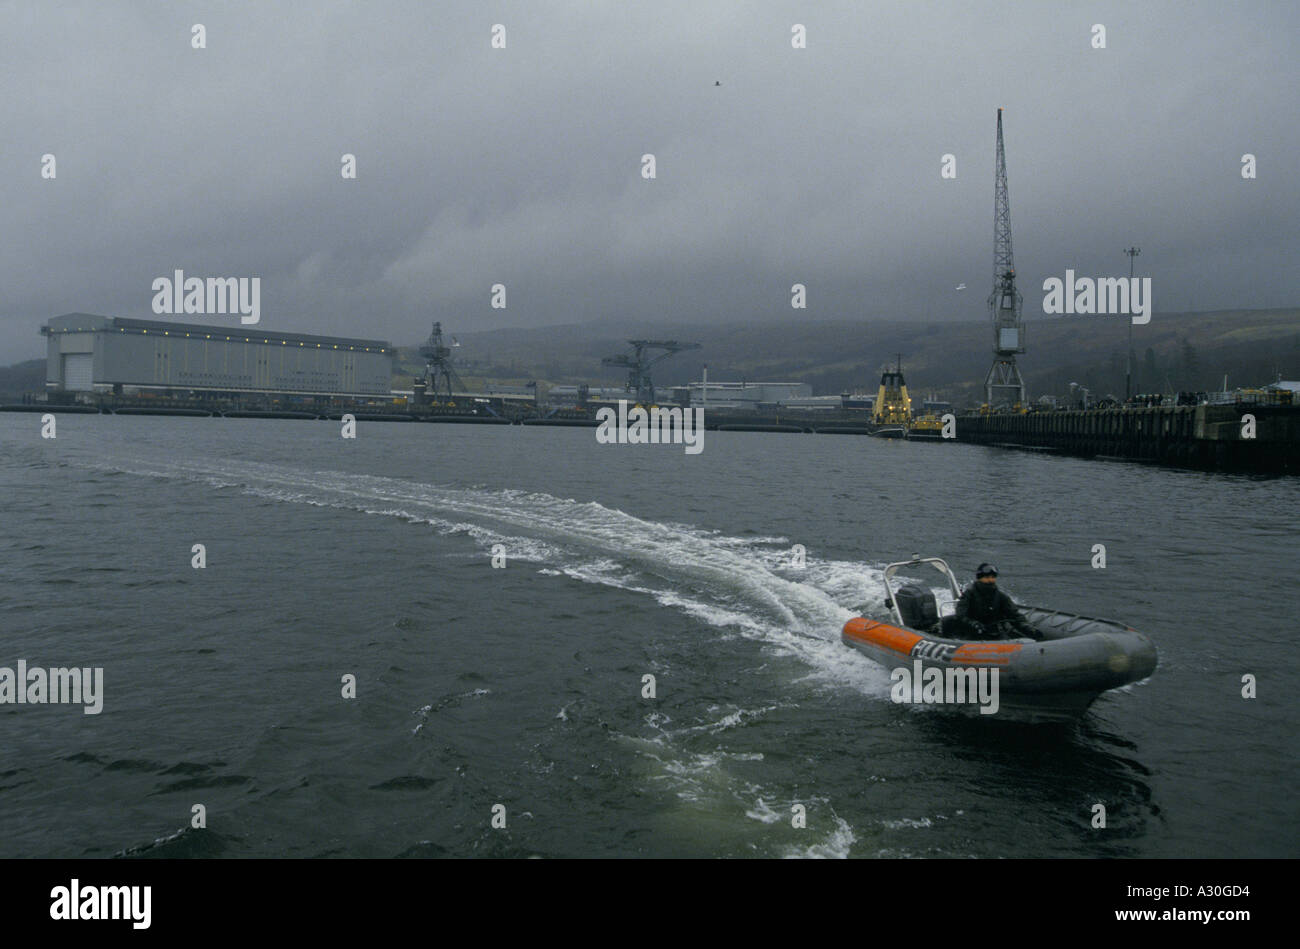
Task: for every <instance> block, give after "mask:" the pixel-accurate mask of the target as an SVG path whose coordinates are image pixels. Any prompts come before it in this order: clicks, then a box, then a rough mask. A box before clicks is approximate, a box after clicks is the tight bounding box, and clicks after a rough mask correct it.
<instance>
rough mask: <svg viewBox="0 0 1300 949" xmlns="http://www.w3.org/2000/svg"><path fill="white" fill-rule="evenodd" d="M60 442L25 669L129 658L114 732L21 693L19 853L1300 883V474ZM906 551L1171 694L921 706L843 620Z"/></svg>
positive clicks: (145, 426) (530, 444)
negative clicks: (1063, 625)
mask: <svg viewBox="0 0 1300 949" xmlns="http://www.w3.org/2000/svg"><path fill="white" fill-rule="evenodd" d="M39 429H40V426H39V422H38V416H34V415H10V414H0V580H2V581H3V582H2V583H0V666H8V667H14V666H15V664H16V663H17V661H18V660H20V659H22V660H26V661H27V663H28V665H29V666H45V667H50V666H71V665H77V666H102V667H103V669H104V681H105V685H104V688H105V698H104V710H103V712H102V713H101V714H99V715H84V714H82V712H81V710H80V709H79V708H77V707H69V706H57V705H45V706H30V705H24V706H16V705H0V732H2V733H3V736H4V742H3V745H2V746H0V856H24V857H26V856H82V855H90V856H112V855H114V854H121V853H143V854H146V855H160V856H309V857H314V856H377V857H389V856H465V855H495V856H531V855H540V856H635V855H649V856H750V855H753V856H787V855H788V856H845V855H847V856H854V857H872V856H1093V855H1104V856H1179V857H1181V856H1258V855H1266V856H1297V850H1298V848H1297V832H1296V826H1297V822H1296V808H1295V804H1294V784H1295V779H1296V777H1297V767H1296V765H1297V760H1296V754H1295V750H1294V749H1295V735H1296V731H1297V729H1296V726H1297V719H1298V717H1300V716H1298V714H1297V711H1296V710H1297V703H1296V701H1295V697H1294V692H1295V684H1296V663H1295V658H1294V656H1295V646H1294V641H1295V637H1296V617H1297V615H1300V593H1298V592H1297V589H1298V587H1297V583H1296V570H1297V563H1300V531H1298V530H1297V518H1296V510H1297V504H1298V502H1300V480H1297V479H1252V478H1247V477H1237V476H1224V475H1212V474H1202V473H1195V472H1186V471H1174V470H1163V469H1159V468H1149V467H1142V466H1137V465H1130V464H1123V463H1107V462H1091V461H1083V460H1077V459H1067V458H1052V457H1043V456H1038V455H1032V454H1027V453H1019V452H1008V451H1001V450H997V449H987V448H979V447H975V446H969V445H942V444H913V443H898V442H889V441H876V440H873V439H865V438H857V437H832V436H815V435H769V434H754V433H739V432H737V433H726V432H708V433H707V435H706V440H705V448H704V451H703V452H702V453H701V454H699V455H687V454H686V453H685V452H684V451H683V450H682V447H681V446H658V445H654V446H629V445H598V444H597V443H596V442H595V438H594V433H593V432H592V431H591V430H585V429H544V428H525V427H518V426H513V427H506V428H496V427H489V426H482V427H480V426H460V425H409V424H408V425H394V424H382V423H369V424H367V423H362V424H361V426H360V430H359V437H358V438H357V439H356V440H355V441H350V440H344V439H341V438H340V437H339V426H338V423H335V422H324V421H322V422H301V421H271V420H236V419H188V418H176V419H172V418H141V417H135V418H130V417H111V416H75V415H72V416H61V417H59V419H58V429H57V433H58V437H57V438H56V439H53V440H43V439H42V438H40V434H39ZM1099 543H1100V544H1104V545H1105V547H1106V556H1107V566H1106V568H1105V569H1104V570H1096V569H1093V568H1092V567H1091V566H1090V560H1091V559H1092V548H1093V546H1094V545H1095V544H1099ZM194 544H203V545H204V546H205V548H206V557H207V566H206V568H205V569H202V570H196V569H193V568H192V567H191V557H192V556H193V555H192V553H191V549H192V547H193V545H194ZM796 544H801V545H803V546H804V547H805V548H806V551H807V565H806V566H805V567H804V568H802V569H800V568H797V567H794V566H792V565H791V561H792V556H791V550H792V548H793V547H794V545H796ZM497 545H500V546H499V547H498V546H497ZM494 550H495V551H496V552H497V553H499V554H503V555H504V557H505V562H506V566H505V567H504V569H494V568H493V566H492V555H493V552H494ZM913 552H921V553H925V554H937V555H939V556H943V557H945V558H946V559H948V560H949V562H950V563H952V564H953V566H954V568H955V569H957V570H958V572H959V574H960V575H961V576H962V578H963V579H965V578H967V577H968V576H969V574H970V570H971V568H973V567H974V565H975V564H977V563H978V562H980V561H981V560H986V559H988V560H992V561H994V562H996V563H997V564H998V566H999V568H1000V569H1001V571H1002V578H1001V579H1002V586H1003V588H1004V589H1006V590H1008V591H1009V592H1010V593H1012V594H1013V595H1015V596H1016V597H1017V598H1019V599H1022V600H1024V601H1026V602H1033V603H1041V604H1045V605H1051V606H1054V607H1058V608H1061V609H1068V610H1071V611H1076V612H1080V613H1086V614H1093V615H1102V616H1111V617H1115V618H1117V619H1122V620H1124V621H1125V622H1127V623H1128V624H1129V625H1131V626H1134V627H1136V628H1138V629H1140V630H1142V631H1144V632H1146V633H1148V634H1149V635H1150V636H1151V637H1152V638H1153V640H1154V641H1155V643H1156V645H1157V647H1158V648H1159V651H1160V666H1159V668H1158V669H1157V671H1156V673H1155V675H1154V676H1153V677H1152V678H1150V679H1149V680H1147V681H1145V682H1142V683H1138V684H1135V685H1132V686H1129V687H1126V688H1124V689H1122V690H1118V691H1115V692H1111V693H1108V694H1106V695H1104V696H1102V697H1101V698H1100V699H1099V700H1098V701H1097V703H1096V704H1095V705H1094V706H1093V707H1092V709H1091V710H1090V711H1089V712H1088V713H1087V714H1086V716H1085V717H1084V718H1083V719H1082V720H1081V721H1080V722H1079V723H1078V724H1077V725H1075V726H1072V727H1065V728H1061V727H1050V726H1025V725H1020V726H1017V725H1012V724H1008V723H1002V722H989V721H979V720H977V721H967V720H960V719H953V718H952V717H950V716H946V715H943V714H936V713H935V712H933V711H932V710H925V709H918V708H914V707H909V706H902V705H895V704H893V703H892V702H891V701H890V700H889V685H890V682H889V678H888V673H887V671H886V670H884V669H883V668H880V667H878V666H875V665H873V664H872V663H871V662H870V661H869V660H868V659H867V658H866V657H864V656H863V655H861V654H859V653H856V652H854V651H852V650H850V649H848V648H847V647H845V646H844V645H842V644H841V642H840V640H839V633H840V628H841V626H842V625H843V623H844V622H845V620H847V619H848V618H849V617H851V616H854V615H857V614H858V613H859V612H861V611H863V610H864V609H865V610H869V611H878V610H879V608H880V606H881V597H882V593H883V586H882V585H881V581H880V570H881V568H882V567H883V565H884V564H885V563H887V562H889V561H891V560H895V559H902V558H904V557H906V556H908V555H910V554H912V553H913ZM1246 674H1250V675H1254V676H1256V677H1257V679H1258V698H1256V699H1253V700H1246V699H1243V698H1242V696H1241V689H1242V684H1241V682H1242V676H1243V675H1246ZM345 675H352V676H355V677H356V683H357V684H356V698H355V699H351V700H349V699H345V698H343V696H342V695H341V689H342V686H341V684H340V683H341V679H342V677H344V676H345ZM646 675H652V676H654V684H655V691H656V697H655V698H653V699H649V698H645V697H643V695H642V691H643V681H644V679H643V677H644V676H646ZM1097 803H1101V804H1104V806H1105V808H1106V815H1107V824H1106V827H1105V828H1104V829H1095V828H1093V827H1092V815H1093V807H1094V805H1095V804H1097ZM196 804H202V805H203V806H204V808H205V809H206V814H207V827H206V829H202V830H195V829H192V828H190V821H191V813H192V808H193V807H194V805H196ZM498 804H499V805H502V806H503V807H504V814H505V820H506V827H505V828H504V829H494V828H493V827H492V826H491V820H492V816H493V808H494V805H498ZM795 804H801V805H803V806H804V808H806V812H807V827H806V828H797V827H793V826H791V824H792V822H791V815H792V807H793V805H795Z"/></svg>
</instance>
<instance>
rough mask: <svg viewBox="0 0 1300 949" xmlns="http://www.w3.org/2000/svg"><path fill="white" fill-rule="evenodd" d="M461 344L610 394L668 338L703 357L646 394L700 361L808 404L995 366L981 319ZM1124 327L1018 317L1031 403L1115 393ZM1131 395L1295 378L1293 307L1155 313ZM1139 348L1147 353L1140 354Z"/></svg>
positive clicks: (675, 364)
mask: <svg viewBox="0 0 1300 949" xmlns="http://www.w3.org/2000/svg"><path fill="white" fill-rule="evenodd" d="M443 329H444V331H445V332H449V333H452V334H454V335H455V336H456V337H457V339H458V340H459V341H460V343H461V348H460V349H458V350H456V355H457V359H458V360H459V366H460V367H461V375H462V377H464V378H465V379H466V381H467V382H468V381H470V380H471V379H474V380H477V379H481V378H488V379H495V380H497V381H502V382H506V381H516V382H523V381H528V380H531V379H536V380H538V381H539V382H544V383H547V384H551V385H555V384H575V383H581V382H591V383H596V382H600V381H604V382H605V383H606V384H616V383H621V382H622V381H623V379H624V374H623V372H622V371H620V370H615V369H610V368H607V367H603V366H601V364H600V360H601V357H602V356H608V355H612V354H614V353H620V352H624V351H627V350H628V349H629V347H628V346H627V340H628V339H632V338H636V339H677V340H680V341H683V342H697V343H700V344H702V348H701V349H699V350H694V351H690V352H685V353H680V354H678V355H675V356H672V357H670V358H669V359H667V360H665V361H664V362H663V363H661V364H660V365H659V366H658V367H656V369H655V371H654V379H655V384H656V385H659V386H664V385H681V384H683V383H685V382H686V381H688V380H696V381H697V380H699V378H700V370H701V367H702V366H703V365H704V364H707V365H708V367H709V378H710V379H711V380H717V381H728V382H732V381H740V380H742V379H744V380H749V381H774V382H807V383H810V384H811V385H812V386H813V391H814V393H816V394H818V395H833V394H837V393H839V392H842V391H845V390H852V389H854V388H864V389H868V390H870V391H872V392H874V390H875V387H876V384H877V382H878V381H879V374H880V369H881V367H882V366H883V365H885V364H886V363H889V364H892V363H893V361H894V357H895V354H896V353H901V354H902V359H903V371H904V374H905V376H906V378H907V382H908V386H909V387H910V388H911V390H912V392H913V394H914V395H915V394H921V393H928V392H930V391H934V392H936V393H938V394H939V395H940V396H942V397H946V398H950V399H954V400H957V401H959V402H963V403H964V402H970V401H980V394H981V393H982V391H983V384H984V378H985V376H986V375H987V373H988V370H989V366H990V365H991V363H992V359H993V354H992V348H991V343H992V331H991V329H990V326H989V324H988V323H987V322H986V321H984V320H971V321H966V322H960V323H956V322H930V323H916V322H902V321H893V322H891V321H885V320H825V321H805V320H800V319H799V318H798V317H793V318H791V319H790V320H786V321H782V322H775V323H751V324H740V323H732V324H722V325H715V326H698V325H694V324H691V323H689V322H686V321H681V320H664V321H662V322H656V323H637V324H632V323H624V322H621V321H615V320H610V321H603V322H599V323H582V324H569V325H564V326H554V327H546V328H542V329H499V330H479V331H475V330H471V329H469V328H468V327H464V326H459V325H457V324H456V323H455V321H454V320H444V321H443ZM1127 333H1128V331H1127V328H1126V325H1125V323H1124V318H1123V317H1116V316H1066V317H1048V318H1039V319H1033V320H1027V321H1026V323H1025V338H1026V344H1027V348H1028V352H1027V353H1025V354H1024V355H1022V356H1020V357H1019V362H1020V368H1021V372H1022V374H1023V375H1024V377H1025V381H1026V383H1027V385H1028V386H1029V390H1030V396H1031V397H1035V398H1036V397H1037V396H1039V395H1042V394H1045V393H1049V394H1060V393H1062V392H1064V390H1065V388H1066V387H1067V386H1068V385H1069V383H1071V382H1077V383H1079V384H1080V385H1084V386H1087V387H1088V388H1089V389H1092V390H1093V391H1094V392H1097V393H1098V394H1105V393H1106V392H1114V393H1116V394H1121V395H1122V394H1123V391H1124V349H1125V345H1126V343H1127ZM1133 349H1134V353H1135V364H1134V366H1133V378H1134V388H1135V390H1136V391H1140V392H1157V391H1165V390H1166V389H1172V390H1175V391H1177V390H1180V389H1193V390H1206V391H1209V390H1213V389H1218V388H1219V387H1220V386H1221V385H1222V382H1223V374H1224V373H1225V372H1226V373H1227V374H1228V376H1229V380H1228V381H1229V385H1230V386H1233V387H1235V386H1240V385H1259V384H1263V383H1267V382H1270V381H1272V380H1273V379H1274V377H1275V374H1276V373H1277V372H1280V373H1281V374H1282V377H1283V378H1289V379H1297V378H1300V309H1275V310H1220V311H1214V312H1205V313H1156V314H1154V315H1153V316H1152V318H1151V322H1150V323H1148V324H1146V325H1142V326H1134V327H1133ZM1148 350H1150V353H1148ZM399 365H400V366H401V369H402V373H401V375H400V378H402V379H404V380H409V375H410V373H412V372H418V371H419V370H420V368H421V367H422V362H421V360H420V358H419V356H418V355H417V353H416V347H415V346H406V347H400V348H399Z"/></svg>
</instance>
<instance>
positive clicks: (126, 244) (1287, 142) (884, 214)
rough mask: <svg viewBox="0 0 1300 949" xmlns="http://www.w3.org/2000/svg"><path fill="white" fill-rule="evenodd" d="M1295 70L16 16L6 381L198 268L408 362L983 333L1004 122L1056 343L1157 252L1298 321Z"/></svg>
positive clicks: (1025, 45)
mask: <svg viewBox="0 0 1300 949" xmlns="http://www.w3.org/2000/svg"><path fill="white" fill-rule="evenodd" d="M196 23H201V24H203V25H204V27H205V28H206V34H207V36H206V39H207V48H206V49H202V50H198V49H193V48H192V47H191V27H192V25H193V24H196ZM496 23H500V24H503V25H504V26H505V28H506V48H505V49H503V50H498V49H492V48H491V46H490V40H491V29H492V26H493V24H496ZM796 23H800V24H804V25H805V26H806V28H807V37H808V39H807V48H806V49H799V50H797V49H793V48H792V47H791V26H792V25H793V24H796ZM1094 23H1100V24H1103V25H1104V26H1105V28H1106V48H1105V49H1093V48H1092V46H1091V37H1092V34H1091V27H1092V25H1093V24H1094ZM1298 49H1300V4H1295V3H1291V2H1246V3H1234V4H1226V3H1219V2H1214V3H1187V2H1171V3H1163V2H1143V3H1131V2H1117V3H1106V2H1099V3H1073V2H1072V3H1057V2H1022V3H976V2H963V3H940V2H936V3H919V2H918V3H892V4H881V3H865V2H845V3H831V2H825V0H815V2H814V0H803V2H775V0H774V2H747V3H740V2H714V0H697V2H689V3H674V2H662V0H659V2H613V0H607V2H601V0H578V2H548V0H529V2H523V0H510V2H471V3H444V2H434V0H424V2H373V3H361V2H344V0H314V2H310V3H309V2H301V3H288V2H283V3H282V2H257V3H251V2H250V3H241V2H220V3H194V4H190V3H173V2H167V3H163V2H131V3H127V2H103V0H97V2H88V3H57V4H56V3H46V2H19V3H0V76H2V77H3V84H2V86H0V88H3V106H2V107H0V120H2V126H3V129H4V135H3V143H0V170H2V171H3V174H2V175H0V208H2V209H3V211H2V213H3V215H4V225H5V226H4V241H3V246H4V253H3V256H2V257H0V363H9V362H13V361H16V360H19V359H25V358H32V357H35V356H40V355H43V353H44V347H43V342H42V340H41V339H40V337H39V335H38V333H37V330H38V328H39V326H40V324H41V323H42V322H43V321H44V320H46V319H48V318H49V317H51V316H55V315H57V314H60V313H65V312H72V311H86V312H92V313H102V314H106V315H113V316H136V317H144V318H151V317H152V313H151V311H150V301H151V299H152V296H153V293H152V291H151V289H150V285H151V283H152V281H153V279H154V278H155V277H160V276H165V275H166V276H170V274H171V273H172V271H174V270H176V269H182V270H184V271H185V272H186V274H187V275H190V276H259V277H260V278H261V282H262V301H261V305H262V322H261V324H260V325H261V326H262V327H263V328H265V329H271V330H288V331H301V332H315V333H339V334H349V335H355V336H366V337H378V338H384V339H389V340H391V341H393V342H395V343H398V344H408V343H411V342H414V341H416V340H418V339H420V338H422V337H423V336H425V335H426V334H427V333H428V324H429V321H430V320H431V319H433V318H440V319H442V320H443V321H444V325H445V326H446V327H447V328H448V329H449V330H450V331H451V332H453V333H454V332H468V331H472V330H475V329H491V328H500V327H509V326H544V325H550V324H557V323H572V322H582V321H588V320H598V319H602V318H605V317H609V316H619V317H624V318H626V317H637V318H640V317H644V318H647V319H654V318H656V317H669V318H673V319H689V320H699V321H700V322H702V323H703V322H713V321H735V320H751V319H752V320H756V321H757V320H763V321H766V320H770V319H775V318H785V319H791V320H809V319H831V318H861V317H865V318H881V319H962V320H983V319H985V318H986V311H985V308H984V304H985V297H986V296H987V294H988V291H989V288H990V284H991V269H992V219H993V157H994V124H995V116H996V110H997V108H998V107H999V106H1001V107H1003V108H1004V109H1005V110H1006V111H1005V113H1004V124H1005V136H1006V145H1007V165H1008V170H1009V175H1010V187H1011V216H1012V226H1013V230H1014V235H1015V247H1016V263H1017V271H1018V273H1019V274H1020V277H1021V288H1022V291H1023V292H1024V295H1025V313H1026V316H1027V317H1034V316H1037V315H1039V314H1041V310H1042V298H1043V292H1042V290H1041V285H1042V281H1043V280H1044V279H1045V278H1046V277H1049V276H1053V275H1055V276H1058V277H1059V276H1063V274H1064V271H1065V269H1066V268H1072V269H1074V270H1076V271H1077V272H1078V273H1079V274H1080V275H1089V276H1103V275H1119V274H1124V275H1127V266H1128V261H1127V259H1126V258H1125V257H1124V256H1123V255H1122V254H1121V253H1120V251H1121V249H1122V248H1123V247H1125V246H1127V245H1128V244H1130V243H1134V242H1136V243H1137V244H1138V245H1139V246H1140V247H1141V248H1142V256H1141V257H1139V258H1138V262H1137V263H1138V273H1139V274H1141V275H1147V276H1151V277H1152V279H1153V293H1154V300H1155V308H1156V311H1157V313H1158V312H1159V311H1161V310H1184V309H1188V308H1194V309H1218V308H1227V307H1234V308H1235V307H1269V306H1293V305H1296V304H1297V302H1298V301H1300V292H1298V291H1300V266H1297V257H1298V255H1297V251H1298V250H1300V215H1298V214H1297V211H1298V210H1300V201H1298V200H1297V197H1298V196H1300V184H1298V183H1297V170H1298V169H1300V160H1298V159H1300V134H1298V133H1297V114H1298V110H1297V105H1296V98H1295V90H1296V89H1297V88H1300V68H1298V67H1297V64H1296V54H1297V51H1298ZM715 81H721V83H722V85H721V86H716V85H714V83H715ZM948 152H950V153H953V154H954V155H955V156H956V160H957V178H956V179H955V180H942V179H941V178H940V174H939V171H940V159H941V156H942V155H943V154H944V153H948ZM1247 152H1249V153H1253V154H1254V155H1256V156H1257V160H1258V178H1257V179H1256V180H1253V181H1246V180H1243V179H1242V177H1241V173H1240V168H1241V156H1242V155H1243V153H1247ZM46 153H50V154H53V155H54V156H55V158H56V161H57V178H55V179H54V180H43V179H42V177H41V173H40V172H41V156H42V155H44V154H46ZM344 153H353V154H355V155H356V156H357V170H358V177H357V179H356V180H355V181H350V180H344V179H343V178H342V176H341V175H340V167H341V166H340V156H342V155H343V154H344ZM644 153H653V154H654V155H655V156H656V159H657V165H658V167H657V174H658V177H657V178H656V179H655V180H653V181H647V180H644V179H643V178H642V177H641V174H640V158H641V155H642V154H644ZM795 282H801V283H804V284H806V285H807V287H808V301H809V306H808V309H807V310H806V311H792V310H791V309H790V302H789V301H790V285H791V284H793V283H795ZM962 282H964V283H966V284H968V285H969V287H970V289H969V290H968V291H966V292H963V293H958V292H956V291H955V289H954V288H955V287H956V285H957V284H959V283H962ZM495 283H502V284H505V285H506V287H507V291H508V306H507V308H506V309H505V310H495V309H492V308H491V307H490V305H489V302H490V301H489V289H490V287H491V286H492V285H493V284H495ZM189 319H190V320H191V321H198V322H203V321H212V322H221V321H222V320H223V318H218V317H190V318H189ZM224 322H226V323H232V324H233V323H236V322H237V318H224Z"/></svg>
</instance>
